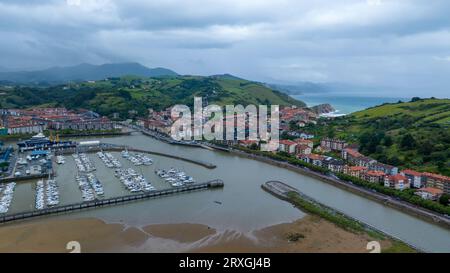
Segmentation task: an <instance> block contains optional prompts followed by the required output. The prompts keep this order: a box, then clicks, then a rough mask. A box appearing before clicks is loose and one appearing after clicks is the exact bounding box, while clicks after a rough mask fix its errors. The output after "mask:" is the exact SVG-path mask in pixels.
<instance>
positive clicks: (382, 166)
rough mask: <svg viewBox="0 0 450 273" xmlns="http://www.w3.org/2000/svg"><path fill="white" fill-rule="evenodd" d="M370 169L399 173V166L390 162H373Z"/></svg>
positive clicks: (390, 173)
mask: <svg viewBox="0 0 450 273" xmlns="http://www.w3.org/2000/svg"><path fill="white" fill-rule="evenodd" d="M369 169H370V170H372V171H380V172H384V173H385V174H387V175H396V174H398V167H395V166H391V165H388V164H383V163H380V162H377V163H375V164H372V165H370V166H369Z"/></svg>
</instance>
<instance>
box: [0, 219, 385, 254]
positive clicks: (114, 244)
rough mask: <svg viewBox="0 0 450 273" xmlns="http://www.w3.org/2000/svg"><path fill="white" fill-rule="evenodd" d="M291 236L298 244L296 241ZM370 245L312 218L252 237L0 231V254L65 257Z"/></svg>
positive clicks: (88, 229) (211, 232)
mask: <svg viewBox="0 0 450 273" xmlns="http://www.w3.org/2000/svg"><path fill="white" fill-rule="evenodd" d="M292 234H300V235H301V236H299V237H301V238H299V239H298V240H295V241H294V240H292ZM371 240H372V239H371V238H370V237H368V236H366V235H361V234H354V233H351V232H348V231H345V230H343V229H341V228H338V227H336V226H335V225H334V224H332V223H330V222H328V221H325V220H323V219H320V218H319V217H316V216H307V217H305V218H303V219H300V220H297V221H294V222H291V223H282V224H277V225H273V226H269V227H266V228H262V229H258V230H255V231H253V232H250V233H240V232H237V231H233V230H224V231H219V230H216V229H215V228H213V227H209V226H205V225H200V224H191V223H180V224H157V225H148V226H144V227H142V228H141V227H126V226H125V225H123V224H121V223H112V224H108V223H105V222H103V221H101V220H99V219H73V220H52V221H36V222H26V223H21V224H15V225H8V226H3V227H2V228H0V252H2V253H5V252H69V250H66V244H67V242H70V241H78V242H79V243H80V245H81V251H82V252H161V251H162V252H202V253H205V252H207V253H210V252H228V253H236V252H273V253H286V252H294V253H320V252H325V253H330V252H340V253H367V252H369V251H368V250H367V248H366V246H367V243H368V242H369V241H371ZM380 244H381V247H382V250H389V249H392V247H393V246H394V245H393V244H392V243H391V242H389V241H387V240H381V241H380Z"/></svg>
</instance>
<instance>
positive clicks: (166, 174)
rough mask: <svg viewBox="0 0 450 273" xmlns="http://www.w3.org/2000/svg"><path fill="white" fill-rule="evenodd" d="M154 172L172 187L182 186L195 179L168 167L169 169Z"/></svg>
mask: <svg viewBox="0 0 450 273" xmlns="http://www.w3.org/2000/svg"><path fill="white" fill-rule="evenodd" d="M155 173H156V174H157V175H158V176H159V177H161V178H162V179H164V180H165V181H166V182H168V183H169V184H170V185H172V187H182V186H184V185H185V184H190V183H194V182H195V180H194V178H193V177H192V176H188V175H186V173H185V172H183V171H180V170H177V169H175V168H170V169H169V170H167V171H166V170H162V169H159V170H156V171H155Z"/></svg>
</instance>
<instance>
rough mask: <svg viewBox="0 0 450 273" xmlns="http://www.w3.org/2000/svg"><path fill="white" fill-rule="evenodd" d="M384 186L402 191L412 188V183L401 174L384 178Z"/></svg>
mask: <svg viewBox="0 0 450 273" xmlns="http://www.w3.org/2000/svg"><path fill="white" fill-rule="evenodd" d="M384 186H385V187H388V188H393V189H396V190H400V191H402V190H405V189H409V188H410V182H409V180H408V178H407V177H406V176H403V175H401V174H396V175H387V176H385V177H384Z"/></svg>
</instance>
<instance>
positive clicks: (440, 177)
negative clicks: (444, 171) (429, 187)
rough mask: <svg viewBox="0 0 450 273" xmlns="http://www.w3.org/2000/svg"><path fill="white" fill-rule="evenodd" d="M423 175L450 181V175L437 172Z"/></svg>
mask: <svg viewBox="0 0 450 273" xmlns="http://www.w3.org/2000/svg"><path fill="white" fill-rule="evenodd" d="M423 175H424V176H426V177H431V178H434V179H437V180H441V181H444V182H449V183H450V177H448V176H443V175H440V174H435V173H423Z"/></svg>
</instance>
